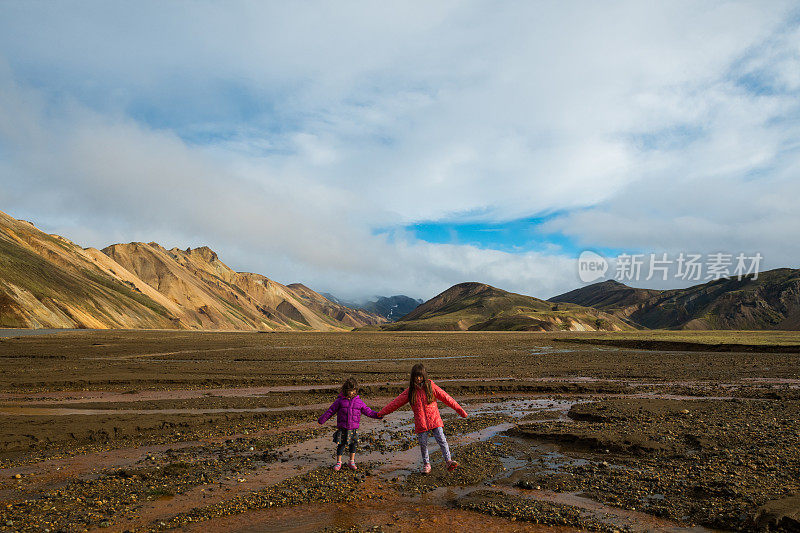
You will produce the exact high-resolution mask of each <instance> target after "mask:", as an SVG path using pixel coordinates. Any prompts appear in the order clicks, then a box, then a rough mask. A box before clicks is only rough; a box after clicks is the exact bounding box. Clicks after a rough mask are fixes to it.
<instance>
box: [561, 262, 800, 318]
mask: <svg viewBox="0 0 800 533" xmlns="http://www.w3.org/2000/svg"><path fill="white" fill-rule="evenodd" d="M753 277H754V276H753V275H748V276H744V277H742V279H741V280H740V279H738V278H737V277H731V278H720V279H717V280H712V281H709V282H707V283H702V284H699V285H694V286H691V287H687V288H685V289H670V290H652V289H636V288H633V287H628V286H627V285H624V284H622V283H619V282H616V281H604V282H601V283H595V284H592V285H588V286H586V287H582V288H580V289H576V290H573V291H570V292H567V293H564V294H561V295H558V296H555V297H553V298H550V300H549V301H551V302H560V303H573V304H579V305H589V306H592V307H595V308H597V309H600V310H603V311H606V312H607V313H610V314H613V315H615V316H617V317H619V318H620V319H623V320H627V321H629V322H631V323H633V324H636V325H638V326H639V327H642V328H650V329H655V328H668V329H750V330H753V329H755V330H763V329H781V330H798V329H800V270H798V269H792V268H778V269H774V270H767V271H764V272H759V274H758V276H757V278H756V279H753Z"/></svg>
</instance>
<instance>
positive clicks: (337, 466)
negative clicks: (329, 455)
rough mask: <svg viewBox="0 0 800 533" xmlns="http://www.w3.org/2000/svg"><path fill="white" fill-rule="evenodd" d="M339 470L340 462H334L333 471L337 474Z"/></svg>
mask: <svg viewBox="0 0 800 533" xmlns="http://www.w3.org/2000/svg"><path fill="white" fill-rule="evenodd" d="M341 468H342V462H341V461H336V464H335V465H333V469H334V470H336V471H337V472H338V471H339V470H341Z"/></svg>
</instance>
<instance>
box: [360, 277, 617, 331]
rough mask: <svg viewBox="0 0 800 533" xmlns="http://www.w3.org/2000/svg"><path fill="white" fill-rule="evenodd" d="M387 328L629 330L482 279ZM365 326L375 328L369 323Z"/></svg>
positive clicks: (611, 319) (602, 316)
mask: <svg viewBox="0 0 800 533" xmlns="http://www.w3.org/2000/svg"><path fill="white" fill-rule="evenodd" d="M379 328H380V329H382V330H388V331H403V330H407V331H458V330H461V331H464V330H469V331H501V330H502V331H565V330H566V331H595V330H626V329H633V328H631V326H629V325H628V324H626V323H625V322H624V321H623V320H621V319H619V318H617V317H615V316H613V315H610V314H608V313H605V312H604V311H600V310H598V309H594V308H591V307H583V306H580V305H574V304H553V303H550V302H546V301H544V300H540V299H538V298H534V297H533V296H525V295H523V294H516V293H513V292H508V291H504V290H502V289H498V288H496V287H492V286H491V285H486V284H485V283H476V282H468V283H459V284H457V285H454V286H452V287H450V288H449V289H447V290H446V291H444V292H442V293H441V294H438V295H437V296H434V297H433V298H431V299H430V300H428V301H427V302H425V303H423V304H422V305H420V306H419V307H417V308H416V309H414V310H413V311H411V312H410V313H409V314H407V315H405V316H403V317H402V318H400V319H399V320H398V321H396V322H391V323H388V324H382V325H380V326H379ZM365 329H375V328H374V327H368V328H365Z"/></svg>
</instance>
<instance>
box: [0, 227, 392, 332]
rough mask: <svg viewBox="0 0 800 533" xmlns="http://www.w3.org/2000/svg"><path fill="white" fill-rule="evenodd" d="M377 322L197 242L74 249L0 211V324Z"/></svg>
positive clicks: (333, 325) (274, 326)
mask: <svg viewBox="0 0 800 533" xmlns="http://www.w3.org/2000/svg"><path fill="white" fill-rule="evenodd" d="M385 321H386V319H385V318H383V317H380V316H378V315H375V314H372V313H369V312H367V311H363V310H362V311H354V310H352V309H349V308H347V307H345V306H342V305H339V304H337V303H334V302H330V301H328V300H326V299H325V298H324V297H323V296H321V295H319V294H318V293H316V292H314V291H312V290H311V289H308V288H307V287H305V286H304V285H299V284H297V285H295V286H294V287H290V286H285V285H281V284H280V283H277V282H275V281H273V280H271V279H269V278H267V277H265V276H262V275H260V274H253V273H247V272H236V271H234V270H232V269H231V268H230V267H228V266H227V265H226V264H225V263H223V262H222V261H221V260H220V259H219V257H218V255H217V254H216V252H214V251H213V250H211V249H210V248H208V247H206V246H202V247H199V248H187V249H185V250H181V249H179V248H173V249H171V250H167V249H165V248H164V247H163V246H161V245H159V244H157V243H154V242H151V243H142V242H132V243H125V244H114V245H111V246H108V247H106V248H104V249H103V250H102V251H100V250H97V249H94V248H86V249H84V248H81V247H80V246H78V245H76V244H75V243H73V242H71V241H69V240H68V239H65V238H63V237H60V236H58V235H48V234H46V233H44V232H41V231H39V230H38V229H36V228H35V227H34V226H33V225H32V224H31V223H29V222H24V221H20V220H16V219H15V218H13V217H11V216H9V215H7V214H5V213H2V212H0V327H19V328H97V329H106V328H169V329H209V330H242V331H247V330H267V331H269V330H321V331H328V330H334V331H335V330H349V329H352V328H353V327H361V326H365V325H370V324H379V323H382V322H385Z"/></svg>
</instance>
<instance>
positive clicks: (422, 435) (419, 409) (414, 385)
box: [378, 364, 467, 474]
mask: <svg viewBox="0 0 800 533" xmlns="http://www.w3.org/2000/svg"><path fill="white" fill-rule="evenodd" d="M436 400H441V401H442V402H444V404H445V405H447V406H448V407H450V408H451V409H453V410H454V411H455V412H456V413H458V414H459V415H460V416H461V417H462V418H466V417H467V412H466V411H464V409H462V408H461V406H460V405H458V403H457V402H456V401H455V400H454V399H453V398H451V397H450V395H449V394H447V393H446V392H445V391H443V390H442V389H441V388H440V387H439V386H438V385H436V383H434V382H433V381H431V380H429V379H428V373H427V372H426V371H425V366H424V365H422V364H416V365H414V366H413V367H412V368H411V380H410V383H409V385H408V388H407V389H406V390H404V391H403V392H401V393H400V396H398V397H397V398H395V399H394V400H392V401H391V402H390V403H389V405H387V406H386V407H384V408H383V409H381V410H380V411H379V412H378V416H379V417H383V416H385V415H388V414H389V413H391V412H393V411H396V410H397V409H399V408H400V407H402V406H403V405H404V404H405V403H406V402H408V403H409V404H411V410H412V411H413V412H414V431H415V432H416V433H417V440H418V441H419V451H420V452H421V453H422V471H423V472H424V473H426V474H427V473H429V472H430V471H431V460H430V457H429V456H428V434H429V433H433V436H434V438H435V439H436V442H438V443H439V448H440V449H441V450H442V456H443V457H444V460H445V462H446V463H447V469H448V470H449V471H450V472H452V471H453V470H455V469H456V467H458V463H457V462H455V461H453V460H452V458H451V457H450V447H449V446H448V445H447V439H446V438H445V436H444V431H443V429H442V428H443V427H444V424H443V423H442V417H441V415H440V414H439V406H438V404H437V402H436Z"/></svg>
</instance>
